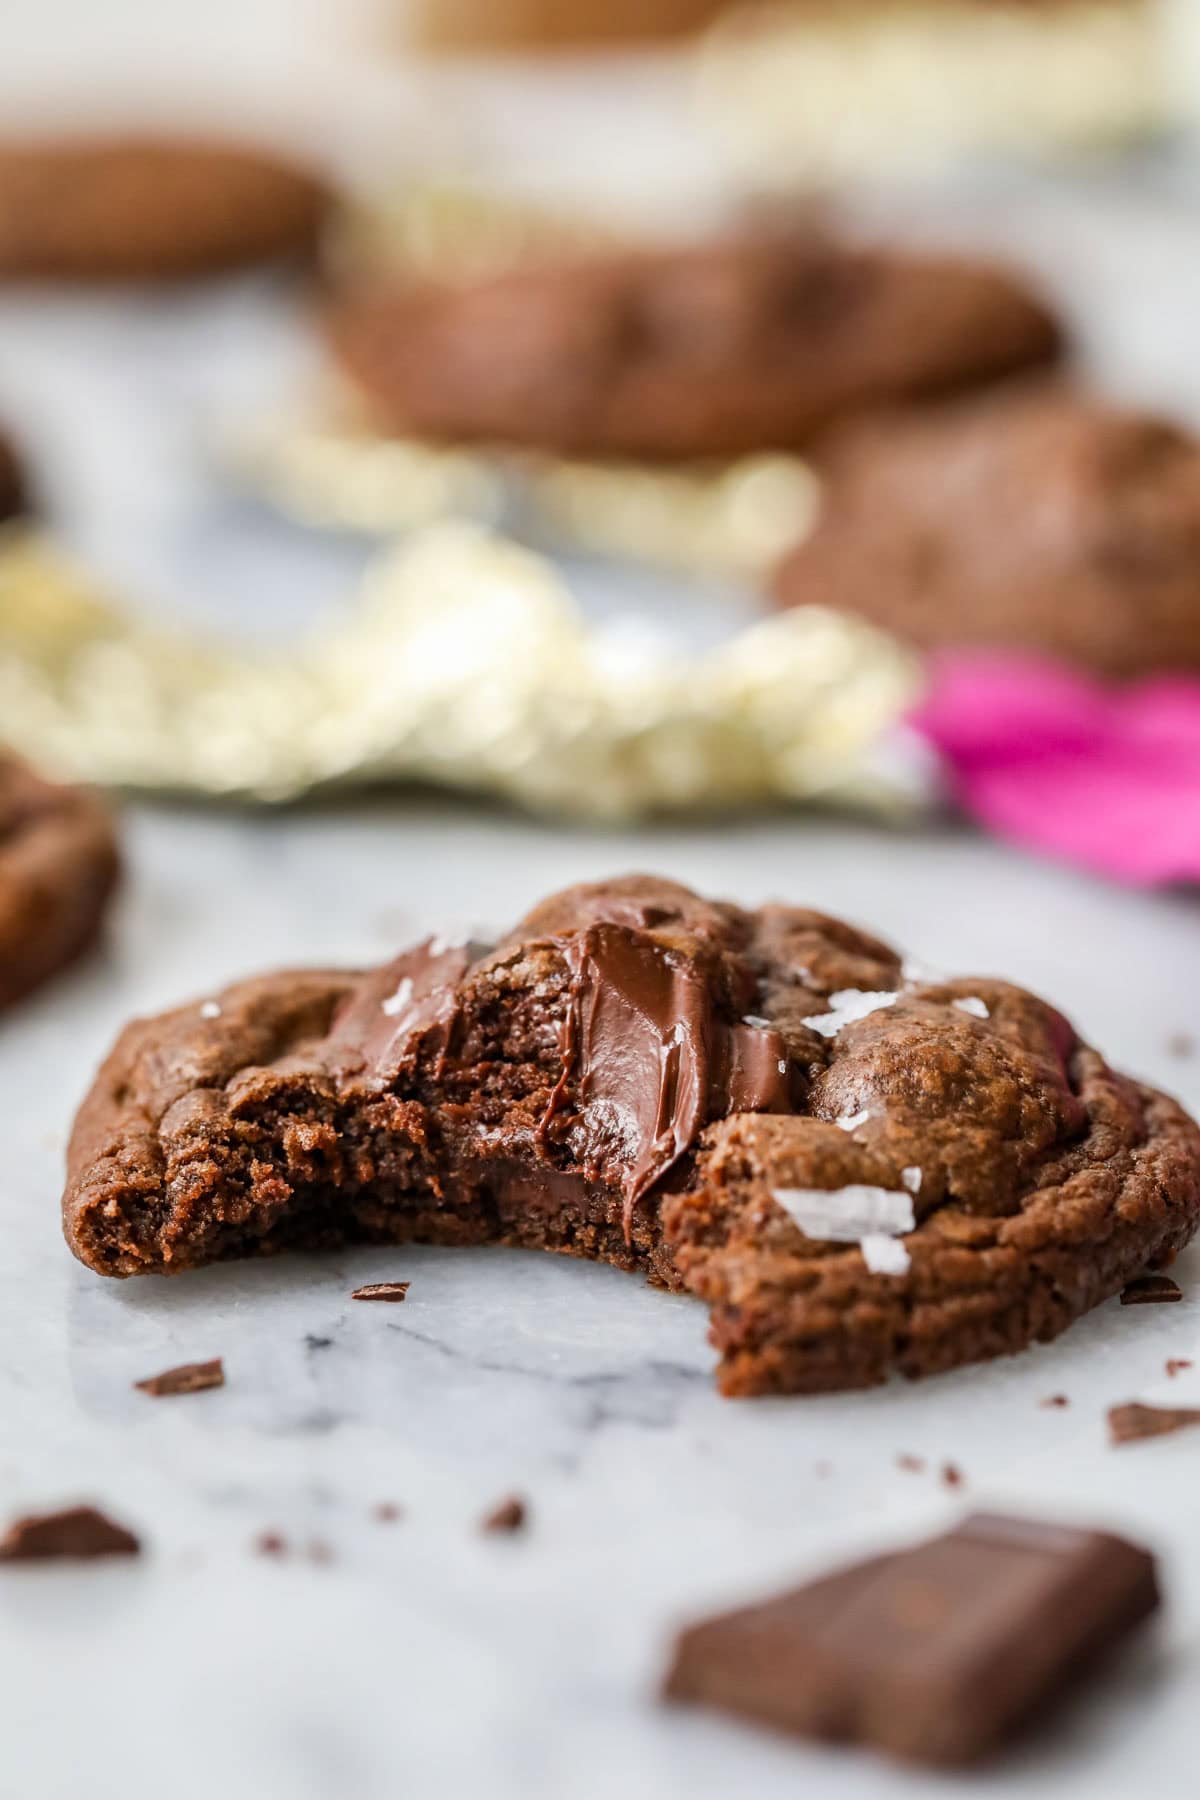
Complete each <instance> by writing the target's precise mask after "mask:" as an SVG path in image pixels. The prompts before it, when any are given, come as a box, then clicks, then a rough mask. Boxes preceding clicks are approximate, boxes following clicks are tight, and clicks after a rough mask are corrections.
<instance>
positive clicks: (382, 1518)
mask: <svg viewBox="0 0 1200 1800" xmlns="http://www.w3.org/2000/svg"><path fill="white" fill-rule="evenodd" d="M371 1517H372V1518H373V1519H375V1520H377V1521H378V1523H379V1524H380V1525H394V1524H395V1523H396V1520H397V1519H402V1518H403V1517H404V1508H403V1507H402V1506H397V1505H396V1502H395V1501H394V1500H381V1501H380V1502H379V1504H378V1506H373V1507H372V1508H371Z"/></svg>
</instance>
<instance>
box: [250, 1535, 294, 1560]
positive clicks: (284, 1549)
mask: <svg viewBox="0 0 1200 1800" xmlns="http://www.w3.org/2000/svg"><path fill="white" fill-rule="evenodd" d="M254 1548H255V1550H256V1551H257V1553H258V1555H259V1556H286V1555H287V1553H288V1544H287V1539H286V1538H285V1537H284V1536H283V1535H282V1533H281V1532H278V1531H264V1532H262V1533H261V1534H260V1535H259V1536H258V1537H256V1538H255V1540H254Z"/></svg>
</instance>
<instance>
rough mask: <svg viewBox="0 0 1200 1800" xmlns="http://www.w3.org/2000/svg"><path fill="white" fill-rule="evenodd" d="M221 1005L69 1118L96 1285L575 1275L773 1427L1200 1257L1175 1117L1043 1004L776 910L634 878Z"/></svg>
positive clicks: (136, 1029)
mask: <svg viewBox="0 0 1200 1800" xmlns="http://www.w3.org/2000/svg"><path fill="white" fill-rule="evenodd" d="M851 990H853V991H855V992H857V993H859V994H863V995H870V996H874V997H875V998H876V999H878V997H879V996H880V995H887V996H888V997H889V1004H887V1005H874V1006H872V1007H871V1008H869V1009H867V1010H865V1011H864V1010H862V1009H861V1008H853V1007H850V1008H847V1006H846V1002H845V996H846V995H847V993H849V992H850V991H851ZM401 993H402V994H403V995H404V1003H403V1005H402V1006H399V1005H391V1004H389V1003H390V1002H392V1001H393V1000H394V999H395V997H396V996H397V995H398V994H401ZM964 997H975V998H978V999H979V1000H980V1002H981V1004H982V1005H983V1006H985V1007H986V1016H983V1014H982V1013H981V1012H980V1011H979V1010H978V1009H976V1008H971V1009H967V1010H964V1009H963V1008H961V1007H960V1006H959V1005H958V1004H957V1002H958V1001H959V1000H960V999H962V998H964ZM219 1004H220V1011H219V1014H218V1015H217V1016H216V1017H213V1018H202V1017H201V1016H200V1014H199V1009H198V1008H197V1007H196V1006H195V1005H192V1006H188V1007H185V1008H182V1009H180V1010H179V1011H177V1012H175V1013H170V1014H167V1015H166V1016H165V1017H163V1018H158V1019H150V1020H145V1021H141V1022H138V1023H136V1024H134V1025H132V1026H130V1027H129V1028H128V1029H127V1030H126V1032H125V1033H124V1034H123V1036H122V1038H121V1039H120V1041H119V1042H118V1044H117V1046H116V1048H115V1049H114V1051H113V1053H112V1055H111V1056H110V1058H109V1060H108V1062H107V1063H106V1064H105V1066H104V1068H103V1069H102V1070H101V1072H100V1076H99V1078H98V1080H97V1083H96V1085H95V1087H94V1089H93V1091H92V1093H91V1095H90V1096H89V1098H88V1100H87V1101H86V1102H85V1104H84V1107H83V1109H82V1111H81V1113H80V1116H79V1119H78V1121H77V1123H76V1127H75V1132H74V1136H73V1140H72V1145H71V1152H70V1170H69V1184H68V1188H67V1193H66V1196H65V1203H64V1205H65V1224H66V1232H67V1237H68V1240H69V1242H70V1244H71V1246H72V1248H73V1249H74V1250H75V1252H76V1254H77V1255H78V1256H79V1257H80V1258H81V1259H82V1260H83V1261H84V1262H86V1263H88V1264H89V1265H90V1266H91V1267H92V1268H94V1269H96V1270H98V1271H99V1272H101V1273H104V1274H109V1275H132V1274H138V1273H143V1272H147V1271H155V1272H169V1271H173V1270H180V1269H186V1268H190V1267H194V1266H198V1265H200V1264H203V1263H208V1262H213V1261H216V1260H220V1259H223V1258H227V1257H232V1256H242V1255H248V1254H252V1253H259V1252H268V1251H274V1250H279V1249H284V1248H286V1247H288V1246H292V1245H305V1246H308V1247H319V1246H324V1245H338V1244H345V1243H351V1242H380V1243H383V1242H386V1243H406V1242H427V1243H435V1244H481V1243H502V1244H509V1245H514V1246H519V1247H527V1248H538V1249H551V1250H559V1251H565V1252H567V1253H570V1254H574V1255H580V1256H587V1257H593V1258H597V1259H600V1260H604V1261H608V1262H611V1263H614V1264H616V1265H617V1266H618V1267H621V1268H625V1269H631V1270H640V1271H642V1272H643V1273H644V1274H646V1275H647V1276H648V1277H649V1278H650V1279H651V1281H653V1282H655V1283H657V1284H659V1285H662V1286H667V1287H671V1288H674V1289H677V1290H683V1291H687V1292H691V1293H693V1294H696V1295H698V1296H699V1297H700V1298H702V1299H704V1300H705V1301H706V1302H707V1303H708V1305H709V1307H710V1308H711V1313H712V1332H711V1335H712V1341H713V1342H714V1344H715V1345H716V1347H717V1349H718V1350H719V1351H720V1353H721V1363H720V1369H719V1381H720V1384H721V1387H722V1389H723V1390H724V1391H725V1392H726V1393H729V1394H758V1393H769V1392H777V1393H792V1392H812V1391H818V1390H821V1389H836V1388H845V1387H857V1386H866V1385H869V1384H871V1383H874V1382H879V1381H882V1380H884V1379H885V1378H886V1377H887V1376H888V1375H889V1374H891V1373H893V1372H899V1373H903V1374H905V1375H910V1376H915V1375H924V1374H931V1373H935V1372H937V1371H939V1370H943V1369H949V1368H953V1367H955V1366H957V1365H958V1364H961V1363H964V1362H969V1361H974V1360H978V1359H982V1358H986V1357H990V1356H996V1355H1000V1354H1004V1353H1007V1352H1010V1351H1015V1350H1019V1349H1021V1348H1023V1347H1024V1346H1025V1345H1026V1344H1028V1343H1030V1342H1033V1341H1035V1340H1045V1339H1049V1338H1052V1337H1054V1336H1056V1335H1057V1334H1058V1332H1060V1331H1061V1330H1063V1329H1064V1328H1065V1327H1066V1326H1067V1325H1069V1324H1070V1323H1071V1321H1072V1320H1073V1319H1075V1318H1077V1317H1078V1316H1079V1315H1080V1314H1081V1313H1083V1312H1085V1311H1086V1310H1087V1309H1088V1308H1089V1307H1091V1306H1094V1305H1096V1304H1097V1303H1098V1302H1099V1301H1101V1300H1103V1299H1106V1298H1108V1297H1109V1296H1111V1295H1113V1294H1115V1293H1118V1292H1119V1291H1120V1290H1121V1288H1122V1287H1123V1285H1124V1284H1125V1283H1126V1282H1127V1281H1128V1280H1129V1279H1130V1278H1131V1277H1132V1276H1133V1275H1135V1274H1137V1273H1139V1272H1140V1271H1141V1270H1142V1269H1144V1268H1145V1267H1146V1266H1147V1264H1148V1263H1155V1262H1161V1261H1162V1260H1164V1259H1165V1258H1166V1257H1168V1256H1169V1255H1170V1254H1171V1253H1172V1252H1173V1251H1174V1250H1176V1249H1178V1248H1179V1247H1180V1246H1181V1245H1183V1244H1184V1243H1186V1242H1187V1240H1188V1239H1189V1238H1190V1237H1191V1236H1192V1234H1193V1233H1194V1231H1195V1230H1196V1227H1197V1224H1198V1223H1200V1132H1198V1131H1197V1128H1196V1126H1195V1125H1194V1124H1193V1123H1192V1121H1191V1120H1190V1119H1189V1118H1188V1117H1187V1116H1186V1114H1184V1113H1183V1111H1182V1110H1181V1109H1180V1108H1179V1107H1178V1106H1177V1105H1176V1104H1175V1102H1174V1101H1172V1100H1169V1099H1167V1098H1165V1097H1164V1096H1163V1095H1161V1094H1158V1093H1156V1092H1154V1091H1153V1090H1152V1089H1149V1088H1146V1087H1144V1086H1142V1085H1141V1084H1139V1083H1137V1082H1134V1081H1131V1080H1129V1079H1127V1078H1125V1077H1123V1076H1120V1075H1117V1074H1114V1073H1113V1071H1112V1070H1111V1069H1110V1068H1109V1067H1108V1066H1107V1064H1106V1063H1105V1062H1104V1061H1103V1059H1102V1058H1101V1057H1100V1056H1099V1055H1098V1054H1097V1053H1096V1052H1095V1051H1094V1050H1092V1049H1091V1048H1090V1047H1088V1046H1087V1045H1085V1044H1082V1043H1081V1042H1080V1041H1079V1039H1078V1037H1077V1036H1076V1034H1075V1032H1074V1030H1073V1029H1072V1027H1071V1026H1070V1025H1069V1024H1068V1022H1067V1021H1066V1020H1065V1019H1064V1018H1063V1017H1062V1016H1061V1015H1060V1014H1059V1013H1057V1012H1055V1011H1054V1010H1053V1008H1051V1007H1049V1006H1047V1005H1046V1004H1045V1003H1044V1002H1042V1001H1040V1000H1038V999H1036V998H1035V997H1034V996H1033V995H1031V994H1028V993H1026V992H1024V991H1023V990H1021V989H1019V988H1016V987H1012V986H1010V985H1008V984H1007V983H1004V982H1000V981H993V980H988V981H980V980H979V979H978V978H970V979H968V980H962V981H953V980H941V981H937V982H933V983H929V984H919V983H912V982H905V980H904V978H903V977H902V975H901V969H900V962H899V959H898V958H897V956H896V954H895V953H894V952H893V951H892V950H890V949H889V948H888V947H887V946H886V945H885V944H882V943H880V942H878V941H877V940H876V939H873V938H870V937H868V936H867V935H866V934H865V933H863V932H860V931H857V930H855V929H853V928H852V927H850V926H848V925H844V924H841V923H840V922H839V921H837V920H834V919H829V918H827V917H825V916H824V915H822V914H819V913H815V912H811V911H808V910H805V909H802V908H799V907H790V906H780V905H772V906H766V907H762V908H759V909H757V910H755V911H747V910H744V909H742V908H740V907H736V906H732V905H727V904H724V903H719V902H709V901H706V900H702V899H701V898H700V897H699V896H697V895H695V894H693V893H691V892H690V891H689V890H688V889H686V888H682V887H679V886H676V885H675V884H673V883H670V882H665V881H659V880H655V879H653V878H651V877H642V876H636V877H630V878H628V879H626V880H623V881H611V882H604V883H598V884H596V885H595V886H590V887H580V888H573V889H569V890H567V891H566V892H565V893H563V894H560V895H556V896H554V897H553V898H552V899H551V900H549V901H547V902H545V903H544V905H542V906H541V907H538V908H537V909H535V911H534V912H533V913H531V914H530V915H529V916H528V917H527V918H526V919H525V920H524V921H523V922H522V923H521V924H520V925H519V926H518V927H517V929H516V930H515V931H514V932H513V933H512V934H511V935H510V936H509V937H507V938H505V939H504V940H503V941H502V942H501V943H499V944H498V945H496V946H494V947H492V948H490V949H489V948H487V947H484V946H480V945H453V946H449V945H438V946H437V947H436V948H435V947H434V945H432V944H425V945H422V946H419V947H418V948H417V949H415V950H412V951H408V952H406V953H405V954H404V955H402V956H401V957H399V958H397V959H396V960H395V961H394V962H392V963H390V964H387V965H385V966H384V967H382V968H379V969H375V970H371V971H368V972H367V973H365V974H322V973H310V974H294V973H293V974H288V973H284V974H281V975H271V976H266V977H263V978H261V979H259V980H255V981H250V982H243V983H241V984H239V985H238V986H236V987H234V988H230V989H229V990H227V991H226V993H224V994H223V995H222V996H221V997H220V1003H219ZM821 1021H830V1022H831V1023H832V1024H833V1029H830V1030H826V1031H821V1030H818V1029H816V1024H817V1023H819V1022H821ZM847 1120H850V1121H852V1122H853V1124H854V1129H853V1131H848V1130H846V1129H845V1122H846V1121H847Z"/></svg>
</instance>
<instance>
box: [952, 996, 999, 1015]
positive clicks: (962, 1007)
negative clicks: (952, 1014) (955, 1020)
mask: <svg viewBox="0 0 1200 1800" xmlns="http://www.w3.org/2000/svg"><path fill="white" fill-rule="evenodd" d="M954 1004H955V1006H957V1008H958V1010H959V1012H965V1013H970V1015H971V1017H972V1018H973V1019H990V1018H991V1016H992V1015H991V1013H990V1012H989V1011H988V1007H987V1002H986V1001H985V1000H981V999H980V998H979V995H978V994H967V995H965V996H964V998H963V999H961V1000H956V1001H955V1002H954Z"/></svg>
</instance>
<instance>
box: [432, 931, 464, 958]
mask: <svg viewBox="0 0 1200 1800" xmlns="http://www.w3.org/2000/svg"><path fill="white" fill-rule="evenodd" d="M469 942H470V938H469V935H468V933H467V932H465V931H461V932H459V933H458V935H457V936H455V937H443V936H442V934H441V932H438V934H437V935H436V937H431V938H430V940H429V954H430V956H444V955H445V954H446V952H447V950H461V949H462V947H463V945H464V944H466V943H469Z"/></svg>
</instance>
